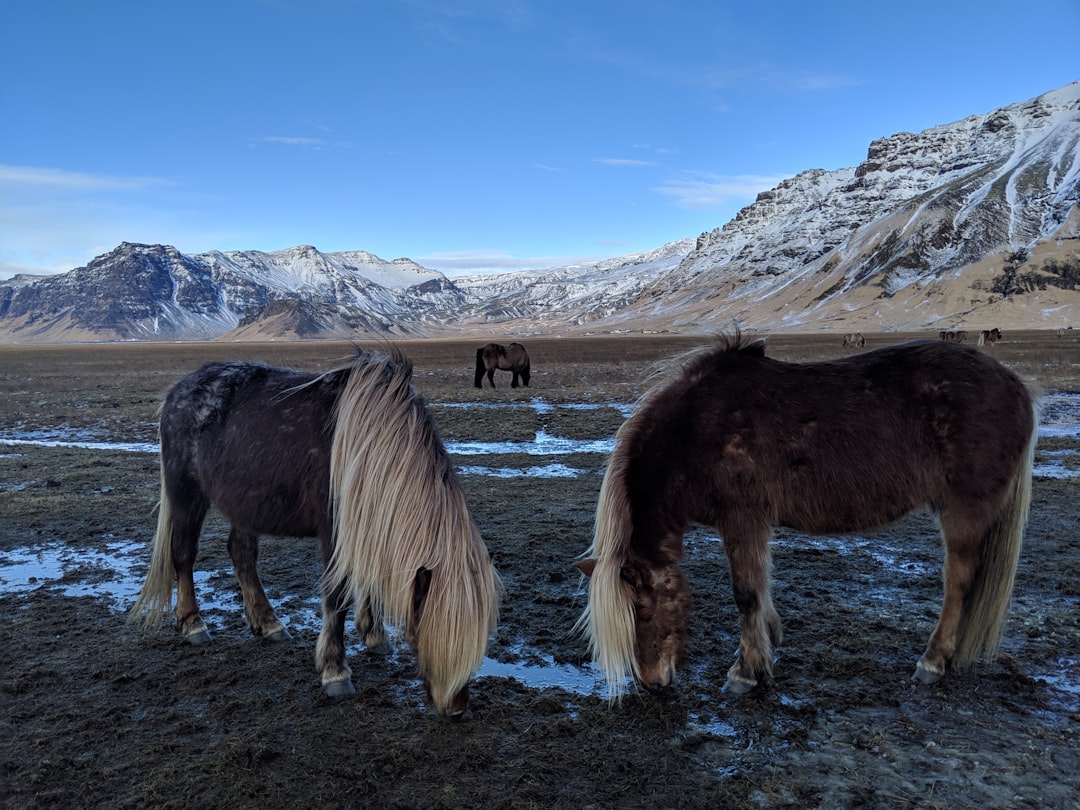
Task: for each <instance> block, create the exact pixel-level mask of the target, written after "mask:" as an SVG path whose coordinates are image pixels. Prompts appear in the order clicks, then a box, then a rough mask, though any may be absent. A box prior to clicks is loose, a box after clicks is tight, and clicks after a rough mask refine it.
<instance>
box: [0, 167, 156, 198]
mask: <svg viewBox="0 0 1080 810" xmlns="http://www.w3.org/2000/svg"><path fill="white" fill-rule="evenodd" d="M0 184H3V185H5V186H16V185H18V186H23V187H26V188H31V189H38V190H56V191H66V190H69V191H79V192H85V191H139V190H141V189H144V188H149V187H151V186H165V185H171V183H170V182H169V181H167V180H163V179H161V178H159V177H117V176H111V175H105V174H91V173H89V172H70V171H66V170H64V169H49V168H41V167H37V166H9V165H4V164H0Z"/></svg>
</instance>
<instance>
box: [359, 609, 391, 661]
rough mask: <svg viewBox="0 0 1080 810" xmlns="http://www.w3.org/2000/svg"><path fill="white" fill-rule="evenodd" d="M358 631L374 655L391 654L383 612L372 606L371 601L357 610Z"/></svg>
mask: <svg viewBox="0 0 1080 810" xmlns="http://www.w3.org/2000/svg"><path fill="white" fill-rule="evenodd" d="M356 629H357V630H358V631H359V632H360V635H361V636H362V637H363V639H364V646H365V647H367V648H368V650H370V651H371V652H373V653H379V654H380V655H385V654H386V653H388V652H390V640H389V639H388V638H387V636H386V626H385V625H384V624H383V618H382V611H380V610H378V609H377V608H376V607H374V606H373V605H372V604H371V600H370V599H365V600H364V603H363V604H362V605H361V606H360V607H358V608H357V610H356Z"/></svg>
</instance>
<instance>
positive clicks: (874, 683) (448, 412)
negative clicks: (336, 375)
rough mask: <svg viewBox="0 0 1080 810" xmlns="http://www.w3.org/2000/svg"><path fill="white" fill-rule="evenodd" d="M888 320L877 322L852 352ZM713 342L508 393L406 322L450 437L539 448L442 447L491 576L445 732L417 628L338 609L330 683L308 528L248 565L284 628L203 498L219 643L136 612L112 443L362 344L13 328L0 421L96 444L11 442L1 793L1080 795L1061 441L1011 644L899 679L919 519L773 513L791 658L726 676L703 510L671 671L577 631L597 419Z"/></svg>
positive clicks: (546, 368)
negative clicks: (778, 519)
mask: <svg viewBox="0 0 1080 810" xmlns="http://www.w3.org/2000/svg"><path fill="white" fill-rule="evenodd" d="M899 339H900V336H895V335H892V336H885V335H878V336H870V339H869V340H868V344H867V347H866V348H867V350H869V349H871V348H873V347H874V346H878V345H882V344H884V343H886V342H895V341H897V340H899ZM700 342H701V340H700V339H678V338H666V337H660V336H657V337H624V338H592V339H582V340H561V341H560V340H544V341H531V342H529V347H530V349H531V351H532V354H533V363H534V376H533V383H532V386H531V387H530V388H528V389H519V390H511V389H510V388H509V387H508V385H509V375H508V374H505V373H500V374H499V375H497V377H496V380H497V382H498V383H499V385H500V387H499V388H498V389H497V390H496V391H492V390H490V389H486V388H485V389H484V390H483V391H476V390H475V389H474V388H472V374H471V359H472V353H473V351H474V349H475V345H476V344H474V343H458V342H449V341H448V342H438V341H427V342H422V343H414V344H404V345H405V348H406V351H407V352H408V354H409V355H410V356H411V357H412V358H413V360H414V363H415V366H416V383H417V387H418V388H419V389H420V390H421V392H422V393H423V394H424V395H425V397H426V398H427V399H428V401H429V402H430V403H431V406H432V409H433V411H434V413H435V415H436V418H437V420H438V423H439V425H440V429H441V431H442V433H443V436H444V439H446V440H447V442H448V443H453V442H464V441H467V440H484V441H494V442H520V443H524V444H521V445H519V444H514V445H508V446H507V447H506V448H503V449H502V450H499V451H498V452H495V453H490V454H488V455H469V456H466V455H461V456H457V457H455V461H457V462H458V463H459V464H460V465H461V467H462V469H463V473H464V474H463V476H462V477H463V482H464V486H465V489H466V494H467V496H468V499H469V506H470V511H471V513H472V515H473V517H474V519H475V520H476V522H477V524H478V525H479V527H480V530H481V533H482V534H483V536H484V538H485V541H486V543H487V545H488V547H489V549H490V551H491V553H492V556H493V558H494V560H495V562H496V564H497V566H498V568H499V569H500V571H501V573H502V575H503V578H504V581H505V585H506V595H505V599H504V603H503V608H502V612H501V619H500V623H499V627H498V633H497V636H496V637H495V638H494V639H493V641H492V644H491V647H490V649H489V653H488V655H489V660H488V661H487V662H485V665H484V668H483V669H482V670H481V673H480V675H479V676H478V677H477V679H476V680H475V681H474V684H473V688H472V695H473V699H472V704H471V716H470V717H469V718H468V719H467V720H466V721H464V722H456V723H455V722H449V721H445V720H441V719H440V718H438V717H437V716H435V715H434V714H433V713H431V712H429V711H427V710H426V709H425V707H424V702H423V693H422V688H421V687H420V685H419V683H418V682H417V681H416V679H415V677H414V673H415V662H414V659H413V658H412V655H411V653H410V652H409V651H408V650H407V649H406V648H403V646H401V645H399V648H398V649H397V651H396V652H395V653H394V654H392V655H390V656H386V657H380V656H376V655H373V654H370V653H368V652H366V651H365V650H364V649H363V647H362V645H361V644H360V643H359V640H358V638H357V636H356V634H355V632H354V631H352V630H351V628H350V634H351V635H350V641H351V646H350V661H351V663H352V666H353V669H354V682H355V684H356V687H357V694H356V696H355V697H353V698H351V699H347V700H329V699H327V698H325V697H324V696H323V695H322V693H321V691H320V688H319V680H318V677H317V675H316V674H315V672H314V668H313V653H314V645H315V637H316V634H317V632H318V624H317V619H316V618H315V613H314V610H315V606H316V604H317V602H316V594H315V582H316V579H317V577H318V575H319V565H318V559H317V556H316V554H315V549H314V543H313V542H311V541H308V540H293V539H268V540H265V541H264V542H263V544H262V553H261V559H260V568H261V572H262V575H263V581H264V583H265V584H266V586H267V591H268V593H269V596H270V599H271V601H272V602H273V603H274V605H275V607H276V608H277V609H278V613H279V615H280V616H281V617H282V618H283V620H284V621H285V622H286V623H287V624H288V625H289V627H290V630H291V631H292V634H293V640H292V641H291V642H286V643H272V642H267V641H262V640H258V639H255V638H252V637H251V635H250V634H249V632H248V631H247V629H246V628H245V626H244V621H243V616H242V613H241V612H240V609H239V600H238V596H237V589H236V586H235V584H234V580H233V578H232V573H231V564H230V562H229V560H228V556H227V553H226V551H225V543H224V539H225V536H226V534H227V528H226V527H225V526H224V525H223V524H222V522H221V521H220V520H219V519H217V518H216V517H211V519H210V521H209V522H208V525H207V529H206V531H205V533H204V538H203V542H202V544H201V547H200V558H199V562H198V566H197V570H198V571H201V572H206V576H205V578H203V579H202V580H201V581H199V583H198V587H199V588H200V596H201V597H202V598H203V600H204V606H206V609H205V610H204V616H205V617H206V618H207V619H208V622H209V623H210V625H211V630H212V632H213V633H214V639H213V643H212V644H210V645H208V646H206V647H204V648H192V647H189V646H187V645H186V644H185V643H184V642H182V641H181V640H180V638H179V637H178V636H177V635H176V634H175V632H174V631H173V630H172V629H171V628H167V629H163V630H161V631H160V632H157V633H151V634H141V633H140V632H137V631H136V630H134V629H133V628H132V627H129V626H128V625H126V624H125V621H124V612H125V611H126V609H127V607H128V606H129V605H130V604H131V601H132V599H133V598H134V594H135V592H136V590H137V588H138V586H139V584H140V582H141V579H142V577H143V575H144V573H145V569H146V564H147V562H148V557H149V554H148V551H147V544H148V543H149V541H150V539H151V537H152V534H153V528H154V517H153V510H154V505H155V502H156V500H157V497H158V493H157V483H158V477H157V476H158V472H157V459H156V457H155V456H154V455H153V454H151V453H148V452H139V451H138V448H137V447H136V448H132V449H116V445H115V443H118V442H124V443H139V442H153V441H155V439H156V436H155V425H154V409H155V408H156V406H157V403H158V401H159V400H160V397H161V396H162V394H163V392H164V390H165V389H166V387H167V386H168V385H169V384H170V383H171V382H173V381H174V380H176V379H177V378H178V377H180V376H182V374H184V373H186V372H187V371H190V370H193V369H194V368H196V367H197V366H198V365H200V364H201V363H202V362H205V361H207V360H210V359H219V358H258V359H264V360H268V361H270V362H274V363H281V364H289V365H293V366H297V367H304V368H326V367H328V366H329V365H331V364H333V362H334V361H335V360H336V359H338V358H340V357H341V356H342V355H343V353H345V352H347V351H348V347H344V346H341V345H337V344H318V343H315V344H312V343H305V344H263V345H249V344H245V345H220V344H198V345H169V346H165V345H162V346H132V345H122V346H92V347H82V346H80V347H38V348H34V347H27V348H16V347H0V439H4V438H6V439H12V438H18V437H23V438H31V439H36V440H38V441H39V442H43V441H44V440H47V439H50V438H52V439H60V440H64V441H69V442H70V441H71V440H73V437H76V438H77V440H78V442H82V443H87V442H91V441H98V442H102V443H103V445H102V446H101V448H100V449H92V448H87V447H73V446H67V445H63V446H57V447H49V446H43V445H42V444H40V443H39V444H9V445H7V446H3V445H0V588H2V593H0V798H2V805H3V806H4V807H12V808H15V807H18V808H22V807H32V808H38V807H41V808H44V807H65V808H70V807H131V808H144V807H164V808H189V807H190V808H203V807H226V806H228V807H258V808H261V809H262V810H270V809H271V808H294V807H305V806H316V805H318V806H323V807H329V808H333V807H339V808H348V807H410V808H411V807H480V806H483V807H508V808H510V807H512V808H527V807H567V808H571V807H573V808H580V807H616V806H618V807H632V806H648V807H654V808H659V807H704V806H710V807H732V808H741V807H753V808H763V807H764V808H769V807H789V806H791V807H800V808H802V807H857V806H865V807H897V808H902V807H930V808H934V807H942V808H945V807H949V808H953V807H957V808H962V807H978V808H987V807H1001V808H1008V807H1060V808H1065V807H1070V808H1071V807H1075V806H1076V805H1077V801H1078V797H1080V732H1078V728H1080V609H1078V608H1080V477H1078V475H1080V470H1078V467H1080V463H1078V459H1080V440H1078V439H1077V435H1076V434H1075V433H1073V434H1072V435H1065V436H1060V435H1058V436H1051V437H1046V438H1044V439H1043V440H1041V441H1040V446H1039V459H1040V461H1042V462H1051V463H1053V464H1054V465H1057V467H1058V468H1061V467H1064V469H1065V470H1066V474H1065V475H1064V476H1061V477H1039V478H1037V480H1036V482H1035V487H1034V504H1033V509H1032V516H1031V521H1030V525H1029V529H1028V535H1027V540H1026V544H1025V549H1024V553H1023V556H1022V558H1021V562H1020V569H1019V574H1018V577H1017V584H1016V592H1015V599H1014V605H1013V609H1012V612H1011V614H1010V620H1009V623H1008V626H1007V630H1006V638H1005V642H1004V646H1003V651H1002V654H1001V656H1000V657H999V659H998V660H996V661H994V662H989V663H985V664H982V665H980V666H979V667H977V668H976V670H975V671H973V672H971V673H964V674H953V675H951V676H950V677H948V678H947V679H946V680H944V681H943V682H941V683H940V684H938V685H935V686H933V687H930V688H927V687H918V686H916V685H915V684H913V683H912V681H911V680H910V675H911V673H912V671H913V669H914V665H915V662H916V660H917V659H918V657H919V655H920V653H921V652H922V649H923V647H924V645H925V643H926V640H927V638H928V636H929V633H930V631H931V629H932V627H933V624H934V622H935V620H936V615H937V611H938V607H939V603H940V598H941V585H940V573H939V571H940V566H941V552H940V548H939V540H938V539H937V537H936V533H935V529H934V526H933V524H932V521H931V520H930V519H929V517H928V516H926V515H921V514H916V515H913V516H911V517H909V518H908V519H906V520H904V521H903V522H901V523H900V524H898V525H896V526H893V527H891V528H889V529H887V530H884V531H881V532H878V533H875V534H865V535H860V536H858V537H854V538H837V537H826V538H808V537H805V536H800V535H797V534H794V533H791V532H784V531H781V532H778V535H777V540H776V543H775V544H774V553H775V569H776V571H775V583H774V599H775V602H776V606H777V609H778V610H779V612H780V614H781V616H782V618H783V619H784V624H785V639H784V643H783V645H782V646H781V647H780V649H779V651H778V658H777V661H776V665H775V673H774V678H773V680H772V681H771V682H770V683H769V684H768V686H767V687H766V688H762V689H759V690H757V691H755V692H753V693H751V694H749V695H746V696H743V697H739V698H732V697H730V696H728V695H726V694H723V693H722V692H721V687H722V685H723V682H724V673H725V671H726V669H727V667H728V666H729V665H730V662H731V660H732V657H733V655H734V653H735V650H736V647H737V644H738V638H737V632H738V622H737V614H736V611H735V607H734V605H733V603H732V599H731V596H730V591H729V581H728V572H727V566H726V563H725V561H724V557H723V551H722V547H721V544H720V541H719V540H717V539H716V538H715V537H714V536H713V535H712V534H711V533H710V532H708V531H705V530H697V531H694V532H693V533H691V534H690V535H689V536H688V554H687V559H686V562H685V569H686V571H687V573H688V576H689V577H690V579H691V582H692V584H693V586H694V596H695V608H694V612H693V616H692V624H691V641H690V647H689V661H688V665H687V667H686V668H685V669H684V670H683V672H682V673H681V675H680V679H679V681H678V682H677V684H676V685H675V687H673V688H671V689H669V690H666V691H664V692H663V693H659V694H650V695H635V696H631V697H629V698H627V699H625V700H624V701H623V702H622V703H621V705H609V704H608V702H607V701H606V699H605V694H604V691H603V688H602V686H601V685H600V684H599V683H597V681H596V677H595V674H594V673H593V671H592V669H591V667H590V666H589V665H588V663H587V661H586V660H585V649H584V645H583V643H582V642H581V641H580V639H578V638H576V637H575V636H574V635H573V633H572V632H571V627H572V625H573V624H574V622H575V620H576V619H577V617H578V615H579V613H580V611H581V609H582V607H583V604H584V591H583V589H582V585H581V582H580V581H579V580H580V578H579V577H578V575H577V574H576V572H573V571H572V570H571V569H570V563H571V562H572V561H573V560H574V559H575V558H576V557H577V556H578V555H579V554H580V553H581V552H583V551H584V550H585V548H586V547H587V546H588V545H589V542H590V532H591V521H592V515H593V510H594V508H595V503H596V495H597V492H598V490H599V486H600V480H601V474H602V466H603V462H604V456H603V453H602V452H595V447H589V446H588V445H586V444H584V442H585V441H586V440H605V439H610V437H611V436H612V434H613V433H614V431H615V429H616V428H617V427H618V425H619V424H620V423H621V421H622V420H623V418H624V416H625V414H626V413H627V408H628V406H629V405H630V404H631V403H632V402H633V401H634V399H635V398H636V397H637V396H638V395H639V394H640V393H641V392H642V391H643V390H644V387H645V381H644V378H645V372H646V370H647V369H648V367H649V366H650V364H651V363H652V362H653V361H654V360H656V359H658V358H661V357H664V356H668V355H671V354H673V353H675V352H677V351H681V350H682V349H685V348H687V347H688V346H690V345H693V344H697V343H700ZM841 351H844V350H842V349H841V347H840V345H839V339H838V338H834V337H832V336H816V337H812V338H803V337H797V336H780V337H777V338H775V339H772V340H770V348H769V353H770V354H772V355H773V356H777V357H784V358H786V359H809V358H812V357H825V356H833V355H837V354H840V353H841ZM991 351H995V352H996V353H997V354H998V356H999V357H1000V358H1001V359H1003V360H1004V361H1005V362H1006V363H1008V364H1009V365H1012V366H1014V367H1016V368H1017V369H1018V370H1020V371H1022V372H1024V373H1027V374H1030V375H1033V376H1034V377H1036V378H1037V379H1038V380H1039V381H1040V382H1041V383H1042V385H1043V386H1044V387H1045V388H1047V389H1048V390H1049V391H1052V392H1060V391H1074V392H1075V391H1077V390H1080V345H1078V344H1077V343H1069V344H1068V345H1066V344H1065V343H1063V342H1060V341H1058V342H1055V339H1054V338H1053V336H1051V335H1039V334H1035V333H1032V334H1030V335H1023V336H1015V337H1014V338H1013V339H1012V340H1008V341H1006V342H1005V343H1003V344H999V345H998V346H996V347H994V348H993V349H992V350H991ZM537 431H543V435H545V436H550V437H559V438H564V439H568V440H574V441H577V442H579V443H580V444H572V445H571V450H573V449H574V448H577V451H576V452H570V453H569V454H567V455H561V456H558V457H550V456H548V457H545V456H541V457H536V456H530V455H526V454H524V453H522V452H518V451H519V450H521V449H522V448H523V447H524V446H525V445H528V444H530V443H535V439H536V434H537ZM582 448H584V449H582ZM553 465H561V466H558V467H555V466H553ZM1070 469H1071V472H1072V474H1071V475H1070V474H1069V472H1068V470H1070ZM466 471H467V472H466ZM521 471H530V474H529V475H527V476H525V475H522V476H518V477H497V476H500V475H501V476H510V475H511V474H512V473H514V472H521ZM559 475H563V476H566V477H558V476H559ZM35 566H39V568H40V570H38V568H35ZM207 605H208V606H207Z"/></svg>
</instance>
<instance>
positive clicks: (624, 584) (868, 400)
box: [574, 334, 1036, 699]
mask: <svg viewBox="0 0 1080 810" xmlns="http://www.w3.org/2000/svg"><path fill="white" fill-rule="evenodd" d="M1035 437H1036V396H1035V394H1034V393H1033V392H1032V391H1031V390H1030V389H1029V388H1028V387H1027V386H1026V385H1025V383H1024V382H1022V381H1021V380H1020V379H1019V378H1018V377H1017V376H1016V375H1015V374H1013V372H1011V371H1009V370H1008V369H1006V368H1005V367H1004V366H1002V365H1001V364H999V363H998V362H997V361H996V360H994V359H992V358H990V357H988V356H986V355H984V354H981V353H980V352H979V351H978V350H977V349H975V348H972V347H968V346H963V345H959V344H955V343H941V342H939V341H934V340H923V341H915V342H911V343H905V344H901V345H894V346H889V347H885V348H882V349H876V350H873V351H870V352H865V353H862V354H857V355H852V356H850V357H844V358H841V359H837V360H833V361H819V362H810V363H789V362H782V361H780V360H775V359H772V358H767V357H766V356H765V344H764V341H756V342H751V341H748V340H745V339H743V338H742V337H741V336H740V335H739V334H736V335H735V337H734V338H731V337H725V336H721V337H720V338H718V339H717V343H716V345H715V346H711V347H706V348H704V349H700V350H698V351H697V352H696V353H691V354H689V355H686V356H684V357H683V358H681V361H680V363H679V366H678V368H677V370H676V371H674V372H673V373H672V374H670V375H669V377H668V378H666V379H663V380H662V381H661V382H659V383H658V384H656V385H655V386H653V387H652V388H651V390H650V391H649V392H648V393H647V394H646V395H645V396H644V397H643V398H642V400H641V402H640V404H639V406H638V408H637V410H636V411H635V413H634V414H633V415H632V416H631V417H630V418H629V419H628V420H627V421H626V422H625V423H624V424H623V425H622V426H621V428H620V429H619V431H618V433H617V434H616V446H615V449H614V450H613V452H612V454H611V456H610V457H609V460H608V464H607V468H606V471H605V474H604V479H603V483H602V484H601V489H600V495H599V502H598V505H597V510H596V516H595V523H594V534H593V542H592V545H591V546H590V548H589V549H588V550H587V551H586V552H585V554H584V555H583V557H584V559H579V560H578V561H576V562H575V563H574V565H575V566H576V567H577V568H578V569H579V570H580V571H581V572H582V573H584V574H585V575H586V576H587V577H588V578H589V579H588V600H587V604H586V607H585V609H584V612H583V613H582V614H581V616H580V618H579V619H578V621H577V623H576V625H575V627H576V628H577V630H578V632H580V633H581V634H582V635H583V636H584V637H585V639H586V641H587V642H588V644H589V647H590V652H591V655H592V658H593V660H594V661H595V662H596V664H597V665H598V667H599V669H600V670H601V672H602V673H603V675H604V677H605V679H606V680H607V682H608V684H609V690H610V692H609V693H610V694H611V695H612V697H613V699H614V698H618V697H621V696H622V694H623V693H625V692H626V691H627V689H628V688H629V687H628V685H627V676H628V675H632V676H633V679H634V681H635V682H636V683H637V684H640V685H642V686H644V687H645V688H646V689H648V690H654V689H659V688H661V687H665V686H668V685H670V684H671V683H672V681H673V680H674V678H675V672H676V668H677V667H678V666H679V665H680V664H681V663H682V662H683V658H684V650H685V644H686V636H687V617H688V613H689V608H690V591H689V584H688V582H687V579H686V577H685V575H684V574H683V572H682V571H681V570H680V568H679V560H680V559H681V558H682V556H683V534H684V532H685V531H686V530H687V528H688V526H689V525H690V524H691V523H699V524H704V525H706V526H712V527H715V529H716V531H717V533H718V534H719V535H720V536H721V537H722V539H723V545H724V550H725V552H726V556H727V559H728V563H729V567H730V570H731V579H732V588H733V591H734V597H735V604H736V605H737V606H738V611H739V616H740V622H741V639H740V643H739V651H738V656H737V658H736V661H735V663H734V664H733V665H732V666H731V668H730V670H729V671H728V673H727V681H726V686H725V689H726V690H727V691H729V692H731V693H733V694H742V693H744V692H747V691H749V690H751V689H753V688H754V687H756V686H758V684H759V682H761V681H763V680H764V679H765V678H766V677H770V676H771V675H772V665H773V645H774V644H779V643H780V642H781V640H782V636H783V633H782V627H781V623H780V617H779V615H778V613H777V612H776V610H775V608H774V607H773V602H772V598H771V595H770V581H769V580H770V574H771V557H770V551H769V540H770V537H771V534H772V528H773V527H774V526H784V527H787V528H790V529H794V530H796V531H799V532H806V533H809V534H824V533H828V532H838V533H849V532H855V531H861V530H865V529H869V528H873V527H879V526H884V525H888V524H889V523H892V522H894V521H896V520H898V519H899V518H900V517H902V516H903V515H905V514H907V513H908V512H910V511H912V510H913V509H915V508H917V507H919V506H922V505H925V504H929V506H930V507H931V508H932V509H933V510H934V512H936V515H937V518H938V522H939V525H940V527H941V531H942V535H943V537H944V542H945V551H946V555H945V567H944V602H943V605H942V608H941V612H940V616H939V619H938V623H937V626H936V628H935V629H934V631H933V634H932V635H931V637H930V641H929V644H928V645H927V647H926V650H925V652H924V653H923V654H922V657H921V658H920V659H919V661H918V665H917V667H916V670H915V674H914V676H913V677H914V678H915V679H916V680H917V681H919V682H922V683H925V684H930V683H933V682H935V681H937V680H938V679H939V678H941V677H942V676H943V675H944V674H945V673H946V671H947V670H949V669H950V668H953V669H962V668H969V667H970V666H971V665H972V664H973V663H974V661H975V660H976V658H977V657H978V656H979V655H980V654H981V653H987V654H989V655H993V653H994V652H995V651H996V648H997V646H998V644H999V642H1000V638H1001V634H1002V629H1003V623H1004V617H1005V612H1006V610H1007V606H1008V602H1009V598H1010V595H1011V593H1012V587H1013V580H1014V576H1015V572H1016V566H1017V559H1018V556H1019V552H1020V546H1021V541H1022V533H1023V528H1024V524H1025V522H1026V518H1027V512H1028V507H1029V504H1030V499H1031V466H1032V457H1033V454H1034V447H1035Z"/></svg>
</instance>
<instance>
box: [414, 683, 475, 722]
mask: <svg viewBox="0 0 1080 810" xmlns="http://www.w3.org/2000/svg"><path fill="white" fill-rule="evenodd" d="M424 686H425V688H426V689H427V695H428V701H429V702H430V703H431V704H432V705H433V706H434V707H435V710H436V711H438V713H439V714H440V715H442V716H443V717H449V718H450V719H451V720H461V719H463V718H464V715H465V712H466V710H468V708H469V685H468V684H465V685H464V686H463V687H461V688H460V689H459V690H458V691H457V692H456V693H454V694H453V695H452V696H450V697H449V698H447V697H446V695H445V693H443V694H436V692H435V690H433V689H432V688H431V684H430V683H426V682H425V684H424Z"/></svg>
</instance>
